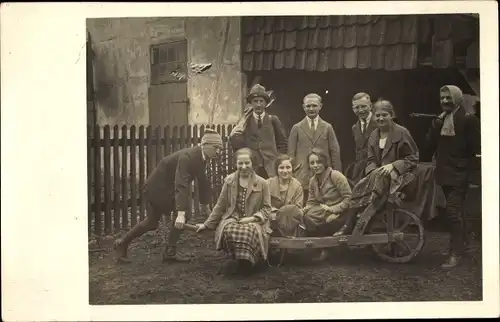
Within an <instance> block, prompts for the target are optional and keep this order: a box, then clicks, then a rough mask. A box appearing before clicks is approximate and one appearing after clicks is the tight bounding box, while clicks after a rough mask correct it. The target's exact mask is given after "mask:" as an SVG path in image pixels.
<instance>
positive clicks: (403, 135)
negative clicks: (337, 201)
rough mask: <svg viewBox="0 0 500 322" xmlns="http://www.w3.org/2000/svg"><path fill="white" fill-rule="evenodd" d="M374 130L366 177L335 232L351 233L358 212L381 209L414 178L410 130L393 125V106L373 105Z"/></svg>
mask: <svg viewBox="0 0 500 322" xmlns="http://www.w3.org/2000/svg"><path fill="white" fill-rule="evenodd" d="M373 112H374V115H375V121H376V123H377V129H375V130H374V131H373V132H372V134H371V135H370V138H369V139H368V160H367V165H366V168H365V173H366V176H365V177H364V178H363V179H361V180H360V181H359V182H358V183H357V184H356V185H355V186H354V188H353V189H352V197H351V201H350V203H349V212H348V214H347V218H346V221H345V225H344V226H343V227H342V228H341V229H340V230H339V231H338V232H337V233H335V235H342V234H349V233H351V232H352V230H353V228H354V225H355V223H356V217H357V215H358V213H359V212H361V211H363V210H364V211H365V212H366V213H367V214H368V215H369V214H370V213H375V212H376V211H377V210H379V209H381V207H383V206H384V205H385V202H386V201H387V200H388V198H389V195H390V194H391V193H393V192H394V191H396V190H397V189H399V188H400V187H402V186H405V185H407V184H408V182H410V181H412V180H413V177H414V176H413V175H412V171H413V170H414V169H415V168H416V166H417V165H418V158H419V156H418V154H419V153H418V148H417V145H416V144H415V141H414V140H413V138H412V136H411V134H410V132H409V131H408V130H407V129H406V128H404V127H403V126H401V125H399V124H396V123H395V122H394V121H393V119H394V118H395V116H396V115H395V113H394V107H393V106H392V104H391V103H390V102H389V101H386V100H379V101H377V102H376V103H375V104H374V106H373Z"/></svg>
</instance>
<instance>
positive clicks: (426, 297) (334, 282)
mask: <svg viewBox="0 0 500 322" xmlns="http://www.w3.org/2000/svg"><path fill="white" fill-rule="evenodd" d="M164 230H165V228H164V227H163V228H162V229H159V230H157V231H156V232H150V233H147V234H145V235H144V236H143V237H142V238H140V239H138V240H136V242H135V243H134V244H132V245H131V248H130V251H129V256H130V258H131V259H132V260H133V263H131V264H127V265H117V264H115V262H114V258H113V253H112V252H111V248H110V242H111V238H108V240H107V241H102V242H100V243H98V244H96V243H95V242H93V243H91V246H90V252H89V260H90V266H89V271H90V273H89V274H90V276H89V278H90V294H89V298H90V304H91V305H99V304H217V303H224V304H227V303H298V302H352V301H356V302H362V301H473V300H481V299H482V277H481V274H482V272H481V248H480V245H479V243H478V242H476V241H474V242H473V245H472V249H471V251H470V252H469V253H468V256H467V257H466V259H465V260H464V263H463V264H462V265H461V266H459V267H457V268H456V269H454V270H452V271H443V270H441V269H440V267H439V266H440V264H441V263H442V262H443V261H444V260H445V258H446V256H445V254H443V249H445V246H446V245H447V241H448V237H447V235H445V234H443V233H438V232H428V233H427V242H426V244H425V246H424V249H423V250H422V252H421V253H420V255H419V256H418V257H417V258H416V259H415V261H414V262H412V263H409V264H389V263H386V262H383V261H381V260H379V259H378V258H377V257H376V256H375V255H374V254H373V253H372V251H371V249H370V248H366V249H349V248H347V247H339V248H335V249H333V250H332V253H331V255H332V256H331V258H330V260H328V261H327V262H324V263H318V262H314V261H311V260H310V257H311V253H308V252H306V251H304V252H302V253H301V254H298V255H297V256H293V257H289V262H288V263H286V265H285V266H283V267H279V268H277V267H268V268H267V269H265V270H264V271H261V272H259V273H258V274H256V275H254V276H251V277H228V276H224V275H218V274H217V272H218V271H219V269H220V267H221V263H222V262H223V260H224V259H225V258H226V255H225V254H224V253H222V252H217V251H215V249H214V243H213V234H212V233H204V234H202V235H196V234H193V233H189V232H186V233H185V234H184V236H183V237H182V239H181V241H180V245H179V248H180V250H181V251H182V252H183V254H184V255H189V256H191V257H192V258H193V260H192V262H190V263H182V264H181V263H178V264H162V263H161V256H160V255H161V251H162V248H163V240H164V237H163V236H164Z"/></svg>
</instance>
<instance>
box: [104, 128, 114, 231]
mask: <svg viewBox="0 0 500 322" xmlns="http://www.w3.org/2000/svg"><path fill="white" fill-rule="evenodd" d="M103 156H104V205H105V207H104V233H105V234H106V235H108V234H110V233H111V231H112V220H111V216H112V215H111V143H110V126H109V125H105V126H104V151H103Z"/></svg>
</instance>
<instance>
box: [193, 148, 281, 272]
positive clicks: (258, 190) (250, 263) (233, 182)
mask: <svg viewBox="0 0 500 322" xmlns="http://www.w3.org/2000/svg"><path fill="white" fill-rule="evenodd" d="M252 159H253V155H252V151H251V150H250V149H248V148H243V149H239V150H238V151H236V168H237V170H236V172H234V173H232V174H230V175H228V176H227V177H226V179H225V180H224V185H223V186H222V191H221V194H220V196H219V199H218V200H217V203H216V205H215V207H214V209H213V210H212V213H211V214H210V216H209V217H208V218H207V220H206V221H205V222H204V223H203V224H197V227H198V228H197V232H201V231H203V230H205V229H210V230H214V229H215V245H216V249H217V250H224V251H225V252H227V253H229V254H231V255H232V260H230V261H229V262H227V263H226V264H225V268H226V269H228V270H230V272H231V273H235V272H237V271H238V272H242V273H246V274H248V273H251V272H252V271H253V268H254V267H255V265H256V264H257V263H258V262H259V261H260V260H261V259H263V260H267V252H268V244H269V236H270V233H271V229H270V227H269V219H268V218H269V215H270V213H271V196H270V193H269V187H268V184H267V182H266V180H265V179H263V178H262V177H260V176H258V175H257V174H256V173H255V172H254V170H253V168H252Z"/></svg>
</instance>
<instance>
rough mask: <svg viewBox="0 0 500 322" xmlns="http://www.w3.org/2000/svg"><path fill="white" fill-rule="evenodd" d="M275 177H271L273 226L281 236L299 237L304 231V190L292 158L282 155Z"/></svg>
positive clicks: (269, 180)
mask: <svg viewBox="0 0 500 322" xmlns="http://www.w3.org/2000/svg"><path fill="white" fill-rule="evenodd" d="M274 167H275V170H276V173H277V174H278V175H277V176H275V177H272V178H269V179H268V180H267V183H268V184H269V191H270V193H271V206H272V212H271V228H272V230H273V234H276V235H277V236H280V237H299V236H301V235H302V234H301V232H302V231H303V228H304V225H303V222H302V208H303V206H304V205H303V202H304V190H303V189H302V185H301V184H300V182H299V181H298V180H297V179H295V178H294V177H293V168H292V163H291V158H290V157H289V156H288V155H280V156H278V157H277V158H276V161H275V163H274Z"/></svg>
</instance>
